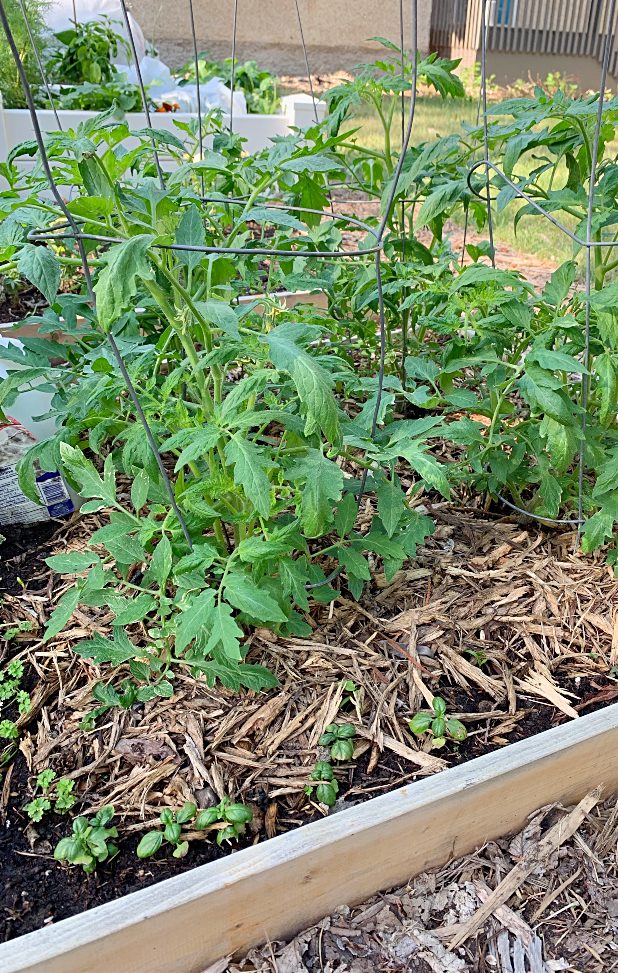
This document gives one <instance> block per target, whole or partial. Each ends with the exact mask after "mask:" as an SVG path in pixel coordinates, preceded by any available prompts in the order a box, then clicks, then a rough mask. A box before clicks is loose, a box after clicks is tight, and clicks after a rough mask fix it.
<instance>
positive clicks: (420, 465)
mask: <svg viewBox="0 0 618 973" xmlns="http://www.w3.org/2000/svg"><path fill="white" fill-rule="evenodd" d="M397 445H398V449H399V455H400V456H401V457H402V458H403V459H405V460H406V461H407V462H408V463H409V464H410V466H411V467H412V469H413V470H414V471H415V472H416V473H418V474H419V476H420V477H421V478H422V479H423V480H424V481H425V483H427V485H428V486H430V487H433V489H434V490H437V491H438V493H441V494H442V496H443V497H446V499H447V500H448V499H449V497H450V495H451V490H450V487H449V482H448V477H447V475H446V471H445V468H444V466H443V465H442V464H441V463H438V461H437V459H435V457H434V456H432V455H431V454H430V453H424V452H423V451H422V450H421V449H420V448H419V447H417V446H409V447H408V448H403V449H402V447H401V444H397Z"/></svg>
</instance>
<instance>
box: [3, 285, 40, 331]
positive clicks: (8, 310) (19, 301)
mask: <svg viewBox="0 0 618 973" xmlns="http://www.w3.org/2000/svg"><path fill="white" fill-rule="evenodd" d="M46 306H47V301H46V300H45V298H44V297H43V295H42V294H41V293H40V291H38V290H37V289H36V287H32V286H31V285H29V284H25V285H24V286H20V287H18V288H16V289H15V290H11V291H8V292H7V291H6V290H5V288H4V287H3V286H2V278H0V324H11V323H12V322H13V321H22V320H23V318H27V317H28V316H29V315H30V314H38V313H40V312H41V311H42V310H43V308H44V307H46Z"/></svg>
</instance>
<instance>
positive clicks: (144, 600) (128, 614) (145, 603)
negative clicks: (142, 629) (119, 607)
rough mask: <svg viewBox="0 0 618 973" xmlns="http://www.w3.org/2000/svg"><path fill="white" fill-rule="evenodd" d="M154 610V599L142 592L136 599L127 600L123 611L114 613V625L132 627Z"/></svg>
mask: <svg viewBox="0 0 618 973" xmlns="http://www.w3.org/2000/svg"><path fill="white" fill-rule="evenodd" d="M110 607H113V606H110ZM155 608H156V602H155V600H154V598H153V597H152V596H151V595H149V594H146V593H145V592H144V593H143V594H140V595H137V597H136V598H130V599H128V604H127V606H126V608H125V609H124V610H123V611H118V612H116V618H115V621H114V625H121V626H125V625H133V624H135V622H141V621H143V619H144V618H146V616H147V615H149V614H150V612H152V611H154V609H155Z"/></svg>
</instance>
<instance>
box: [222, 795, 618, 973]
mask: <svg viewBox="0 0 618 973" xmlns="http://www.w3.org/2000/svg"><path fill="white" fill-rule="evenodd" d="M598 801H599V796H598V795H597V794H596V793H593V794H592V795H590V796H588V798H587V799H584V801H582V802H581V804H580V805H578V807H577V808H575V809H574V810H573V811H571V812H570V813H567V811H566V810H565V809H564V808H561V807H556V806H553V805H552V806H549V807H545V808H542V809H541V810H540V811H538V812H536V813H535V814H534V815H532V816H531V818H530V820H529V822H528V824H527V825H526V827H525V828H524V829H523V831H521V832H520V833H519V834H517V835H514V836H511V837H508V838H504V839H501V840H499V841H490V842H488V843H487V844H486V845H484V846H483V847H482V848H479V849H478V850H477V851H476V852H475V853H474V854H472V855H469V856H467V857H466V858H461V859H459V860H457V861H454V862H450V863H449V864H448V865H446V866H445V867H444V868H441V869H439V870H438V871H434V872H425V873H424V874H422V875H419V876H418V877H417V878H415V879H413V880H412V881H410V882H409V883H408V885H405V886H403V887H402V888H399V889H393V890H391V891H390V892H388V893H384V894H380V895H376V896H374V897H373V898H372V899H370V900H369V901H367V902H363V903H362V904H361V905H359V906H356V907H355V908H353V909H350V908H348V907H346V906H342V908H340V909H339V910H338V911H337V912H335V913H334V914H333V915H331V916H328V917H327V918H325V919H324V920H322V922H320V923H319V924H318V925H316V926H313V927H312V928H311V929H307V930H306V931H304V932H301V933H300V934H299V935H298V936H296V938H295V939H293V940H292V941H290V942H289V943H277V942H275V943H268V944H266V945H265V946H263V947H261V948H259V949H254V950H252V951H251V952H250V953H249V954H248V956H246V957H245V958H244V959H243V960H241V961H233V962H232V961H229V960H228V959H222V960H221V962H220V963H215V964H214V965H213V966H211V967H209V968H208V969H207V970H205V971H204V973H305V971H306V973H379V971H383V973H557V971H565V973H612V971H615V970H618V802H617V801H616V799H613V800H610V801H606V802H605V803H597V802H598Z"/></svg>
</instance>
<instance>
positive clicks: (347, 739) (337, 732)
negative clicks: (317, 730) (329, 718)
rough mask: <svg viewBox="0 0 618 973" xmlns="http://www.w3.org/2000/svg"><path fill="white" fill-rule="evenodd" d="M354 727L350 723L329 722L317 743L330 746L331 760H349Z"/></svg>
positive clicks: (354, 731)
mask: <svg viewBox="0 0 618 973" xmlns="http://www.w3.org/2000/svg"><path fill="white" fill-rule="evenodd" d="M355 736H356V728H355V727H354V726H352V724H351V723H331V724H330V725H329V726H327V727H326V729H325V731H324V733H323V734H322V736H321V737H320V739H319V741H318V743H319V744H320V746H322V747H330V755H331V757H332V759H333V760H351V759H352V757H353V755H354V743H353V740H354V737H355Z"/></svg>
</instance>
